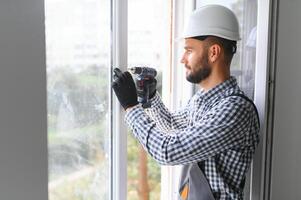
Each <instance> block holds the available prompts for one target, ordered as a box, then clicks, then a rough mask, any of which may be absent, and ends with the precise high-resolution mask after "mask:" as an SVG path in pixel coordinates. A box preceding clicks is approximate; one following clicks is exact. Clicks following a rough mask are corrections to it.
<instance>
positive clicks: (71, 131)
mask: <svg viewBox="0 0 301 200" xmlns="http://www.w3.org/2000/svg"><path fill="white" fill-rule="evenodd" d="M45 27H46V55H47V95H48V152H49V154H48V164H49V169H48V171H49V184H48V185H49V199H50V200H71V199H72V200H82V199H85V200H108V199H109V197H110V178H111V176H110V163H111V161H110V159H111V155H110V152H111V150H110V149H111V146H110V143H111V139H110V138H111V136H110V133H109V127H110V123H111V122H110V116H108V115H109V111H108V107H109V106H108V105H109V102H108V100H109V96H108V95H109V91H110V83H109V75H110V51H111V50H110V1H105V0H45Z"/></svg>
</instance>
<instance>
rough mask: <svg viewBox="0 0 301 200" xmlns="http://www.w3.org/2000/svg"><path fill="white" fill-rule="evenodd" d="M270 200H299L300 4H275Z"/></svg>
mask: <svg viewBox="0 0 301 200" xmlns="http://www.w3.org/2000/svg"><path fill="white" fill-rule="evenodd" d="M278 3H279V4H278V6H279V7H278V8H279V9H278V24H277V25H278V38H277V53H276V82H275V87H276V89H275V107H274V109H275V110H274V111H275V115H274V127H273V128H274V130H273V155H272V174H271V175H272V182H271V198H270V199H271V200H282V199H286V200H296V199H301V171H300V169H301V168H300V166H301V59H300V58H301V38H300V37H301V12H300V8H301V1H299V0H289V1H288V0H279V1H278Z"/></svg>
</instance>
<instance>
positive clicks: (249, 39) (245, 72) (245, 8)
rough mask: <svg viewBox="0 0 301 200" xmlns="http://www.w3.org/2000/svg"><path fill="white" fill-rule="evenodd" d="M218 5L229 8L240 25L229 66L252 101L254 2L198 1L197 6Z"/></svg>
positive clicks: (254, 37)
mask: <svg viewBox="0 0 301 200" xmlns="http://www.w3.org/2000/svg"><path fill="white" fill-rule="evenodd" d="M208 4H220V5H223V6H226V7H228V8H230V9H231V10H232V11H233V12H234V13H235V14H236V16H237V18H238V21H239V23H240V35H241V38H242V40H241V41H239V42H238V48H237V53H236V55H235V56H234V58H233V61H232V64H231V71H232V75H234V76H236V78H237V80H238V82H239V85H240V87H241V88H242V90H243V91H244V92H245V93H246V95H248V96H249V97H250V98H252V99H253V96H254V80H255V61H256V25H257V1H256V0H198V4H197V6H198V7H200V6H203V5H208Z"/></svg>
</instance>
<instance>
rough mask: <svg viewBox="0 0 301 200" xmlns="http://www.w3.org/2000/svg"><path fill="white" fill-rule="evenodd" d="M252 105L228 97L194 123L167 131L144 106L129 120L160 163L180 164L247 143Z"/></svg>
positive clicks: (134, 132)
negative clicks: (164, 130) (163, 129)
mask: <svg viewBox="0 0 301 200" xmlns="http://www.w3.org/2000/svg"><path fill="white" fill-rule="evenodd" d="M253 113H254V112H253V109H252V107H251V106H250V105H249V104H248V103H245V102H244V101H238V100H237V98H236V100H235V98H227V100H222V101H221V102H220V103H219V104H218V105H216V106H214V107H213V108H211V109H210V111H209V112H207V113H206V114H204V115H203V116H201V118H200V119H198V120H197V121H196V122H195V124H194V125H193V126H187V127H186V128H185V129H183V130H178V129H173V130H172V131H171V132H170V134H165V133H164V132H163V131H162V130H161V129H159V128H158V123H159V122H155V121H154V120H152V119H151V118H150V117H149V116H148V115H147V114H146V113H145V111H144V110H143V108H142V107H141V106H136V107H134V108H133V109H131V110H130V111H129V112H127V114H126V117H125V120H126V122H127V123H128V125H129V127H130V128H131V129H132V131H133V134H134V136H135V137H136V138H137V139H138V140H139V142H140V143H141V144H142V146H143V147H144V149H145V150H146V151H147V152H148V153H149V154H150V155H151V156H152V157H153V158H154V159H155V160H156V161H157V162H159V163H160V164H168V165H178V164H188V163H191V162H199V161H202V160H206V159H207V158H208V157H211V156H214V155H216V154H218V153H221V152H223V151H225V150H228V149H231V148H240V147H242V146H243V145H244V142H245V139H246V137H247V135H248V129H249V126H250V123H251V119H252V116H253V115H254V114H253Z"/></svg>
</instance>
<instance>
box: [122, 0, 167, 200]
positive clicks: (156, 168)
mask: <svg viewBox="0 0 301 200" xmlns="http://www.w3.org/2000/svg"><path fill="white" fill-rule="evenodd" d="M168 6H169V1H161V0H153V1H149V0H129V1H128V63H129V66H130V67H134V66H148V67H152V68H155V69H156V70H157V71H158V75H157V77H156V78H157V80H158V84H157V89H158V91H159V92H160V93H161V91H162V87H161V85H162V69H163V68H164V67H168V62H169V51H168V49H169V46H168V45H169V42H170V41H169V39H168V38H169V28H170V26H169V24H168V21H169V17H170V13H169V9H168ZM127 150H128V168H127V172H128V183H127V187H128V194H127V199H130V200H159V199H160V191H161V184H160V182H161V168H160V165H159V164H157V163H156V162H155V161H154V160H153V159H152V158H151V157H150V156H148V155H147V153H146V152H145V151H144V149H143V148H142V146H141V145H140V144H139V143H138V142H137V141H136V139H135V138H134V137H133V136H132V135H131V134H128V147H127Z"/></svg>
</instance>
